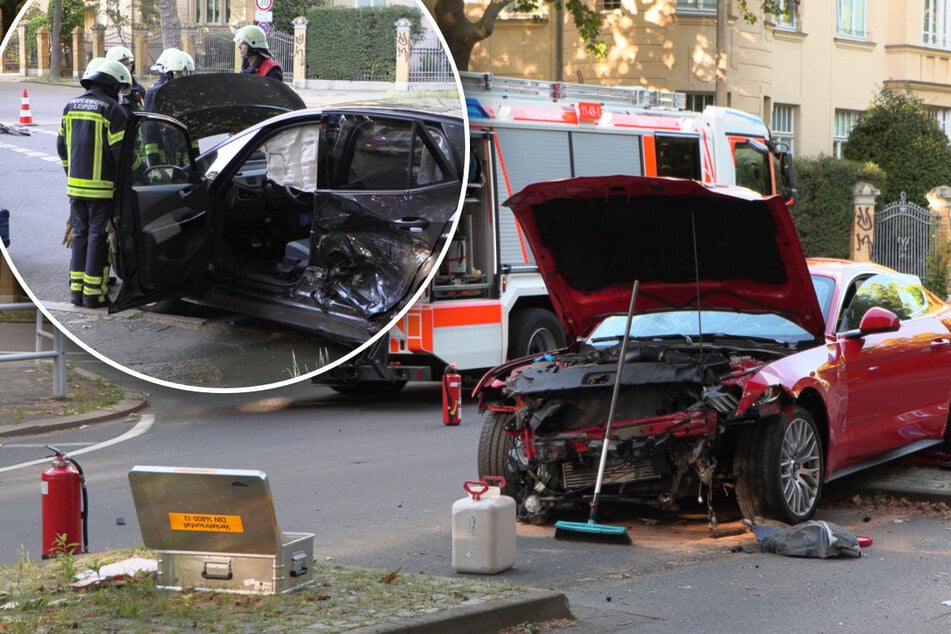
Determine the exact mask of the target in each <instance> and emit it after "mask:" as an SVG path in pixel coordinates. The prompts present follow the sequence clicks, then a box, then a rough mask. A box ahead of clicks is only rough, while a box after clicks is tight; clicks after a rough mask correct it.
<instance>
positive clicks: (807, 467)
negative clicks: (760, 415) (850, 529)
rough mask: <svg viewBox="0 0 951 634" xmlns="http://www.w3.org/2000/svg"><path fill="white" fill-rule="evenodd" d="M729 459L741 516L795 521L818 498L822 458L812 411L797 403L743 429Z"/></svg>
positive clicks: (806, 516) (814, 505) (802, 517)
mask: <svg viewBox="0 0 951 634" xmlns="http://www.w3.org/2000/svg"><path fill="white" fill-rule="evenodd" d="M738 440H739V441H738V443H737V445H736V454H735V455H734V458H733V464H734V469H735V473H736V499H737V502H738V504H739V506H740V511H741V512H742V513H743V516H744V517H745V518H746V519H748V520H750V521H756V520H757V518H770V519H777V520H780V521H782V522H786V523H788V524H799V523H801V522H804V521H806V520H808V519H809V518H811V517H812V516H813V515H814V514H815V512H816V508H817V507H818V505H819V499H820V497H821V496H822V484H823V475H824V473H825V458H824V455H823V451H822V441H821V439H820V436H819V428H818V427H817V426H816V423H815V421H814V420H813V419H812V415H810V414H809V412H808V411H806V410H805V409H804V408H802V407H795V408H793V410H792V413H791V414H790V415H781V416H777V417H775V418H773V419H772V420H771V421H769V422H764V423H762V424H759V425H757V426H756V427H754V428H753V429H750V430H747V431H745V432H743V433H742V435H741V436H740V438H739V439H738Z"/></svg>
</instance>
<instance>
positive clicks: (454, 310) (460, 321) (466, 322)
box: [390, 300, 502, 353]
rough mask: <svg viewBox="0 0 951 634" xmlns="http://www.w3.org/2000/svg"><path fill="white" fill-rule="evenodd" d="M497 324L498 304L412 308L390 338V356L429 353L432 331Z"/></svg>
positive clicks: (500, 317) (499, 305)
mask: <svg viewBox="0 0 951 634" xmlns="http://www.w3.org/2000/svg"><path fill="white" fill-rule="evenodd" d="M501 321H502V304H501V303H500V302H498V301H495V300H490V301H476V302H464V303H459V304H453V305H448V306H447V305H440V304H437V305H421V306H420V305H417V306H413V307H412V308H411V309H410V310H409V312H407V313H406V315H404V317H403V319H402V322H401V323H399V324H397V325H396V327H397V329H398V330H399V334H398V335H397V336H395V337H390V352H393V353H398V352H406V351H409V352H432V351H433V333H434V330H435V329H436V328H464V327H466V326H483V325H486V324H497V323H499V322H501ZM401 339H402V340H401ZM404 340H405V344H403V341H404ZM404 345H405V348H404V347H403V346H404Z"/></svg>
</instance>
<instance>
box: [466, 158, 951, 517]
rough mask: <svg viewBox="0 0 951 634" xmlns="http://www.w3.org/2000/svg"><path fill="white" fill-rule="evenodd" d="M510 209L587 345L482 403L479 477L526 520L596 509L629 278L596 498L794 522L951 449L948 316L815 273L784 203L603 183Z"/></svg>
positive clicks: (485, 388) (912, 288) (880, 275)
mask: <svg viewBox="0 0 951 634" xmlns="http://www.w3.org/2000/svg"><path fill="white" fill-rule="evenodd" d="M506 204H508V205H509V206H511V207H512V208H513V209H514V210H515V214H516V216H517V217H518V220H519V222H520V224H521V226H522V229H523V230H524V232H525V235H526V237H527V239H528V241H529V243H530V244H531V247H532V250H533V251H534V253H535V255H536V258H537V261H538V266H539V270H540V271H541V273H542V275H543V276H544V278H545V283H546V285H547V287H548V290H549V292H550V294H551V297H552V301H553V302H554V305H555V307H556V311H557V313H558V314H559V316H560V318H561V321H562V323H563V325H564V327H565V331H566V332H567V333H568V334H569V338H570V340H573V341H574V343H573V344H571V345H570V346H569V347H567V348H565V349H562V350H558V351H553V352H551V353H549V354H546V355H543V356H541V357H536V358H524V359H520V360H515V361H511V362H509V363H506V364H505V365H502V366H499V367H497V368H495V369H493V370H491V371H490V372H489V373H487V374H486V375H485V376H484V377H483V378H482V380H481V381H480V383H479V384H478V386H477V387H476V390H475V394H476V395H477V397H478V399H479V407H480V410H482V411H485V412H487V415H486V418H485V422H484V427H483V429H482V435H481V438H480V444H479V453H478V467H479V471H480V474H481V475H504V476H505V478H506V481H507V485H506V493H508V494H509V495H512V496H513V497H515V498H516V500H517V502H518V509H519V511H518V512H519V517H520V519H522V520H523V521H546V520H548V519H550V515H551V514H552V512H553V511H555V510H556V509H557V508H558V507H560V506H563V505H571V504H580V505H584V504H586V503H588V502H590V500H591V497H592V493H593V489H594V484H595V479H596V474H597V467H598V463H599V457H600V452H601V447H602V444H603V443H604V442H605V438H604V430H605V423H606V421H607V418H608V416H609V409H610V404H611V397H612V391H613V387H614V383H615V377H616V375H617V371H618V367H619V363H618V355H619V349H620V344H621V342H622V338H623V334H624V329H625V325H626V323H627V311H628V307H629V305H630V300H631V295H632V293H633V289H634V287H635V281H636V282H637V288H638V290H637V294H636V304H635V307H634V311H633V314H632V317H631V320H632V324H631V329H630V340H629V341H628V348H627V352H626V354H625V357H624V360H623V364H620V365H621V367H622V368H623V369H622V371H621V375H620V376H621V379H620V381H621V389H620V392H619V398H618V402H617V406H616V413H615V417H614V423H613V427H612V433H611V437H610V438H609V439H607V442H608V443H609V453H608V458H607V463H606V470H605V475H604V479H603V483H602V492H601V496H600V499H601V500H602V501H608V500H615V501H622V502H630V503H636V504H643V505H651V506H656V507H659V508H662V509H666V510H671V511H675V510H677V509H678V507H679V504H680V503H681V502H682V500H683V499H684V498H692V499H697V498H698V496H699V497H700V498H701V499H703V500H705V501H706V503H707V505H708V512H709V514H710V517H711V523H712V524H713V525H715V523H716V517H717V515H716V509H717V504H718V503H720V502H724V501H725V500H726V499H727V498H732V497H733V496H734V495H735V497H736V500H737V501H738V503H739V507H740V510H741V511H742V512H743V514H744V515H745V516H746V517H748V518H751V519H752V518H755V517H764V518H773V519H778V520H781V521H785V522H788V523H798V522H801V521H804V520H806V519H808V518H809V517H811V516H812V515H813V514H814V512H815V510H816V507H817V504H818V502H819V499H820V496H821V494H822V487H823V484H824V483H825V482H828V481H830V480H833V479H835V478H838V477H841V476H844V475H847V474H850V473H853V472H855V471H857V470H859V469H862V468H864V467H868V466H871V465H873V464H876V463H879V462H881V461H884V460H887V459H893V458H896V457H898V456H901V455H904V454H907V453H909V452H912V451H917V450H920V449H923V448H926V447H930V446H933V445H937V444H939V443H941V442H942V441H944V442H945V443H948V442H949V431H948V429H949V426H948V412H949V404H951V311H949V307H948V305H947V304H946V303H945V302H944V301H942V300H941V299H939V298H937V297H935V296H934V295H932V294H931V293H930V292H928V291H927V290H925V289H924V288H923V287H922V286H921V285H920V283H919V282H918V280H917V279H916V278H912V277H911V276H905V275H900V274H897V273H895V272H894V271H891V270H889V269H885V268H884V267H879V266H877V265H874V264H865V265H862V264H857V263H851V262H846V261H821V262H818V261H817V262H815V263H814V265H813V272H812V274H810V269H809V268H807V263H806V260H805V259H804V258H803V254H802V249H801V247H800V244H799V240H798V237H797V234H796V230H795V228H794V226H793V223H792V221H791V218H790V215H789V212H788V210H787V208H786V206H785V204H784V203H783V201H782V200H781V199H779V198H778V197H776V198H770V199H763V198H761V197H759V196H758V195H756V194H755V193H753V192H749V191H747V190H742V189H736V188H725V187H718V186H709V185H703V184H699V183H696V182H692V181H681V180H675V179H656V178H636V177H599V178H579V179H573V180H567V181H561V182H550V183H538V184H535V185H532V186H529V187H528V188H526V189H525V190H523V191H522V192H521V193H519V194H517V195H515V196H514V197H513V198H512V199H510V200H509V201H508V202H507V203H506ZM817 290H818V291H819V293H818V294H817ZM820 298H821V302H820ZM724 503H725V502H724ZM730 503H731V504H732V503H733V502H732V501H731V502H730Z"/></svg>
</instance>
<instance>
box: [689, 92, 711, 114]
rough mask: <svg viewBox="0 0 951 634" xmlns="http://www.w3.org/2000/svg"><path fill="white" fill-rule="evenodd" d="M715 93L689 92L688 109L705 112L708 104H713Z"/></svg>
mask: <svg viewBox="0 0 951 634" xmlns="http://www.w3.org/2000/svg"><path fill="white" fill-rule="evenodd" d="M714 98H715V95H714V94H713V93H712V92H688V93H687V110H689V111H690V112H703V109H704V108H706V107H707V106H712V105H713V101H714Z"/></svg>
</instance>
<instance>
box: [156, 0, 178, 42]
mask: <svg viewBox="0 0 951 634" xmlns="http://www.w3.org/2000/svg"><path fill="white" fill-rule="evenodd" d="M155 6H156V8H158V12H159V21H160V22H161V24H162V48H163V49H164V48H171V47H173V46H174V47H175V48H182V21H181V20H179V19H178V2H177V1H176V0H155Z"/></svg>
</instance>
